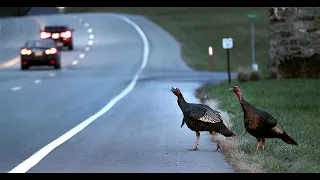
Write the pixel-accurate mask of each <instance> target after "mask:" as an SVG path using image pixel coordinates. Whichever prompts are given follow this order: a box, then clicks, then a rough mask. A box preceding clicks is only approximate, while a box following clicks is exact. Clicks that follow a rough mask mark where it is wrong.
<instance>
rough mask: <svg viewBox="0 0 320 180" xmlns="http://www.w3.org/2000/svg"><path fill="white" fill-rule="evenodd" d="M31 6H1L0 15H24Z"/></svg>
mask: <svg viewBox="0 0 320 180" xmlns="http://www.w3.org/2000/svg"><path fill="white" fill-rule="evenodd" d="M30 9H31V7H0V17H10V16H23V15H26V14H27V13H28V11H29V10H30Z"/></svg>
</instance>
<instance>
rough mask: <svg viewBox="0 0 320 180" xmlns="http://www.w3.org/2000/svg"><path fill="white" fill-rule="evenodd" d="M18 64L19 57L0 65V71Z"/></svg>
mask: <svg viewBox="0 0 320 180" xmlns="http://www.w3.org/2000/svg"><path fill="white" fill-rule="evenodd" d="M19 62H20V56H17V57H15V58H13V59H11V60H9V61H7V62H5V63H3V64H0V69H4V68H8V67H10V66H13V65H15V64H17V63H19Z"/></svg>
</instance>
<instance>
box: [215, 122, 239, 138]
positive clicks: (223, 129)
mask: <svg viewBox="0 0 320 180" xmlns="http://www.w3.org/2000/svg"><path fill="white" fill-rule="evenodd" d="M219 133H220V134H222V135H223V136H225V137H232V136H236V135H235V134H234V133H233V132H232V131H230V130H229V129H228V128H227V127H226V126H225V125H224V124H222V126H221V127H220V128H219Z"/></svg>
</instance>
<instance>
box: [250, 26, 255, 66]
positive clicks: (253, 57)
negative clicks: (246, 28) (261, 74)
mask: <svg viewBox="0 0 320 180" xmlns="http://www.w3.org/2000/svg"><path fill="white" fill-rule="evenodd" d="M251 56H252V68H253V67H254V66H255V64H256V62H255V49H254V22H252V23H251Z"/></svg>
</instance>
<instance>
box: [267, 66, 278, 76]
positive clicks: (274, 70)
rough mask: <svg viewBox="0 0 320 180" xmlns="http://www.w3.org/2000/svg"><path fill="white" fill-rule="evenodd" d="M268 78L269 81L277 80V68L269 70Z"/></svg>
mask: <svg viewBox="0 0 320 180" xmlns="http://www.w3.org/2000/svg"><path fill="white" fill-rule="evenodd" d="M269 70H270V78H271V79H277V78H278V77H279V72H278V69H277V68H274V67H272V68H270V69H269Z"/></svg>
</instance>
